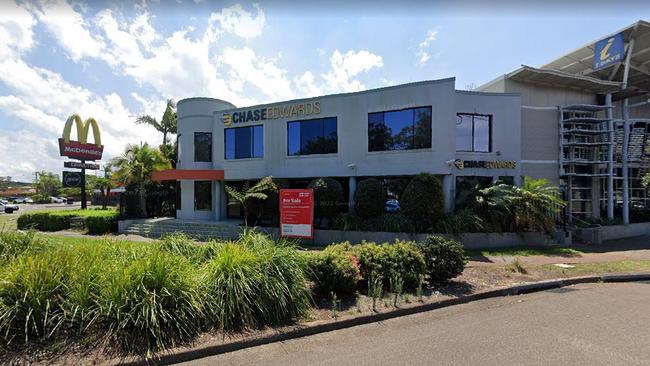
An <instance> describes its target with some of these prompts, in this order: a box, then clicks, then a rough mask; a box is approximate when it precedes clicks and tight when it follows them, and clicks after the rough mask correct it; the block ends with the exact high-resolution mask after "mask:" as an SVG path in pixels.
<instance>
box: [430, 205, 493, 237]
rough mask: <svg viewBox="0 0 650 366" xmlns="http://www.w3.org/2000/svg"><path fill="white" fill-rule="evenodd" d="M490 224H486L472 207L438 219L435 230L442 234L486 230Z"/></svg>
mask: <svg viewBox="0 0 650 366" xmlns="http://www.w3.org/2000/svg"><path fill="white" fill-rule="evenodd" d="M488 228H489V225H487V226H486V225H484V223H483V219H481V217H480V216H479V215H478V214H476V213H475V212H474V211H472V210H470V209H462V210H458V211H456V212H454V213H452V214H449V215H447V216H445V217H444V218H443V219H442V220H440V221H438V224H437V225H436V228H435V232H437V233H441V234H460V233H476V232H485V231H486V229H488Z"/></svg>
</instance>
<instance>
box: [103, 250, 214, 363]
mask: <svg viewBox="0 0 650 366" xmlns="http://www.w3.org/2000/svg"><path fill="white" fill-rule="evenodd" d="M193 274H194V270H193V268H192V267H191V266H190V264H189V262H188V261H187V260H186V259H185V258H183V257H181V256H176V255H171V254H169V253H165V252H162V251H154V252H153V253H152V254H151V255H149V256H145V257H143V258H140V259H137V260H135V261H133V262H131V263H130V264H129V265H127V266H126V267H124V268H120V269H117V270H116V271H115V272H114V273H112V274H111V275H110V276H108V277H106V278H104V279H103V280H104V281H105V283H104V284H102V287H101V294H100V303H101V313H102V323H103V324H104V326H105V328H106V329H107V331H108V335H109V338H110V340H111V341H113V342H114V343H115V344H117V345H118V346H119V347H120V348H121V349H124V350H127V351H135V352H142V351H150V350H153V349H160V348H162V349H164V348H167V347H169V346H175V345H177V344H180V343H183V342H186V341H189V340H191V339H192V338H193V337H194V336H196V335H197V334H198V331H199V327H200V325H201V322H202V320H203V319H204V314H203V310H204V309H203V303H202V301H201V296H200V292H199V290H198V283H197V282H196V281H195V278H194V277H193Z"/></svg>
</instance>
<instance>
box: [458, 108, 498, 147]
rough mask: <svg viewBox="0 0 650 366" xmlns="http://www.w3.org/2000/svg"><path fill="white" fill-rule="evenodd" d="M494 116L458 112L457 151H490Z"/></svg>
mask: <svg viewBox="0 0 650 366" xmlns="http://www.w3.org/2000/svg"><path fill="white" fill-rule="evenodd" d="M491 130H492V116H491V115H482V114H458V115H457V116H456V151H472V152H490V151H491V149H492V146H491V143H492V141H491V138H492V131H491Z"/></svg>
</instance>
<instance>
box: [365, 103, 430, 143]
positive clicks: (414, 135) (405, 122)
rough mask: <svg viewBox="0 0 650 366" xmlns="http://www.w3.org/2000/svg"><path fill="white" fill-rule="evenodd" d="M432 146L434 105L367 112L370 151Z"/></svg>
mask: <svg viewBox="0 0 650 366" xmlns="http://www.w3.org/2000/svg"><path fill="white" fill-rule="evenodd" d="M430 147H431V107H420V108H409V109H402V110H399V111H390V112H377V113H368V151H386V150H413V149H426V148H430Z"/></svg>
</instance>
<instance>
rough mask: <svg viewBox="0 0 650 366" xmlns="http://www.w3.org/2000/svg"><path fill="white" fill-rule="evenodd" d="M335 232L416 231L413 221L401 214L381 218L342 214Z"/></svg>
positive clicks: (390, 214)
mask: <svg viewBox="0 0 650 366" xmlns="http://www.w3.org/2000/svg"><path fill="white" fill-rule="evenodd" d="M333 228H334V229H335V230H345V231H386V232H392V233H410V232H414V231H415V227H414V226H413V223H412V222H411V220H410V219H409V218H408V217H406V216H405V215H403V214H401V213H384V214H382V215H381V216H379V217H360V216H357V215H356V214H349V213H347V214H342V215H339V216H338V217H337V218H336V220H335V221H334V227H333Z"/></svg>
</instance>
